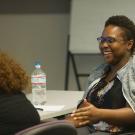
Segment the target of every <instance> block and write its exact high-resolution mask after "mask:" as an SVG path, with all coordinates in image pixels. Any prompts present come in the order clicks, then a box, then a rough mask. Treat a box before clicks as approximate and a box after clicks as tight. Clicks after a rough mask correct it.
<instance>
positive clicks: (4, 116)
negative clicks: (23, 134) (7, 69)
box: [0, 91, 40, 135]
mask: <svg viewBox="0 0 135 135" xmlns="http://www.w3.org/2000/svg"><path fill="white" fill-rule="evenodd" d="M38 123H40V117H39V114H38V112H37V111H36V109H35V108H34V106H33V105H32V104H31V103H30V101H29V100H28V99H27V98H26V96H25V95H24V94H23V93H22V92H18V93H14V94H8V95H7V94H5V93H4V92H2V91H0V134H1V135H12V134H14V133H16V132H18V131H19V130H22V129H25V128H27V127H30V126H33V125H36V124H38Z"/></svg>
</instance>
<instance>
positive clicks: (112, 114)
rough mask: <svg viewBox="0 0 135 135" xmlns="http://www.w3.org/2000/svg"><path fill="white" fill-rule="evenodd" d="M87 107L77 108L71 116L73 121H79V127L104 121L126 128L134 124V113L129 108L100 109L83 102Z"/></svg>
mask: <svg viewBox="0 0 135 135" xmlns="http://www.w3.org/2000/svg"><path fill="white" fill-rule="evenodd" d="M84 102H85V104H86V103H87V106H85V107H82V108H79V109H77V110H75V111H74V112H73V114H71V116H72V117H73V119H74V120H81V122H80V123H79V125H80V126H83V125H85V124H88V123H89V124H94V123H97V122H98V121H105V122H107V123H110V124H112V125H117V126H126V125H129V124H132V123H135V113H134V112H133V111H132V109H131V108H130V107H125V108H121V109H100V108H97V107H95V106H94V105H92V104H90V103H88V102H87V101H84Z"/></svg>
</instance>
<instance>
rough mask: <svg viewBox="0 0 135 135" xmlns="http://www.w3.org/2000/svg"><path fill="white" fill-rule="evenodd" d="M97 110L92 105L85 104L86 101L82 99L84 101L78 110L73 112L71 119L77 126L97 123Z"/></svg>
mask: <svg viewBox="0 0 135 135" xmlns="http://www.w3.org/2000/svg"><path fill="white" fill-rule="evenodd" d="M98 110H99V109H98V108H96V107H95V106H94V105H92V104H91V103H89V102H87V100H86V99H84V101H83V102H82V104H81V105H80V108H79V109H77V110H75V111H73V113H72V114H71V117H73V119H74V120H75V121H78V122H79V123H78V125H79V126H84V125H86V124H94V123H97V122H98V121H99V118H98V116H99V115H98Z"/></svg>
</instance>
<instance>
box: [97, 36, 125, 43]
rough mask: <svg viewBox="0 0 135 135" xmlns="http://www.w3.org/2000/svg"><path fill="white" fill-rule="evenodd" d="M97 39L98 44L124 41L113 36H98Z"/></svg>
mask: <svg viewBox="0 0 135 135" xmlns="http://www.w3.org/2000/svg"><path fill="white" fill-rule="evenodd" d="M97 41H98V42H99V44H100V45H102V44H103V43H105V42H106V43H107V44H108V45H112V44H113V43H115V42H121V41H125V40H124V39H116V38H114V37H102V36H101V37H98V38H97Z"/></svg>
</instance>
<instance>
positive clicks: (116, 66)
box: [105, 56, 131, 81]
mask: <svg viewBox="0 0 135 135" xmlns="http://www.w3.org/2000/svg"><path fill="white" fill-rule="evenodd" d="M130 57H131V56H129V57H125V58H123V59H121V61H119V62H118V63H117V64H114V65H111V68H110V72H109V73H108V74H107V75H106V77H105V80H106V81H111V80H113V78H114V77H115V76H116V74H117V71H118V70H119V69H121V68H122V67H123V66H125V65H126V64H127V63H128V61H129V59H130Z"/></svg>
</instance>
